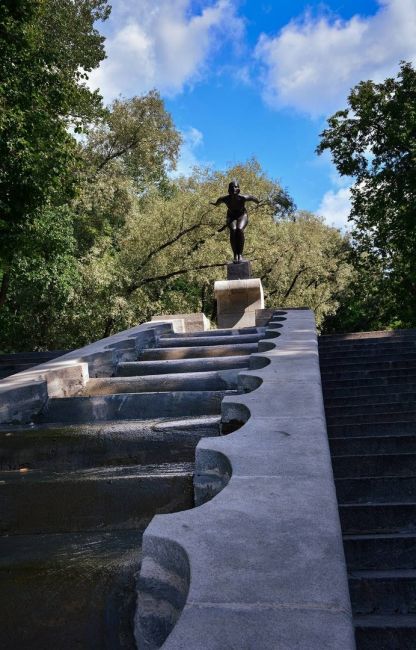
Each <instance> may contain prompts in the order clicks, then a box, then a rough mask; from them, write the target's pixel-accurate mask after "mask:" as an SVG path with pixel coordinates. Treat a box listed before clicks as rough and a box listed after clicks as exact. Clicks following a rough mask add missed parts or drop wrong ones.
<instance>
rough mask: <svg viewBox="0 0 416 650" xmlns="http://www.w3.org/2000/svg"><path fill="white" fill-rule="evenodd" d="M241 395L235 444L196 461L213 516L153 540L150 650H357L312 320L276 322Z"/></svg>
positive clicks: (190, 516)
mask: <svg viewBox="0 0 416 650" xmlns="http://www.w3.org/2000/svg"><path fill="white" fill-rule="evenodd" d="M283 318H284V319H285V320H282V319H283ZM277 326H279V327H277ZM277 330H278V333H279V334H280V336H278V337H277V338H275V340H273V339H272V338H268V337H269V336H272V335H273V334H274V333H275V332H276V331H277ZM240 382H241V388H242V389H243V390H250V391H251V392H247V393H244V394H240V395H238V396H231V397H226V398H225V399H224V400H223V403H222V420H223V429H224V432H227V431H232V433H229V435H226V436H223V437H221V438H205V439H203V440H201V441H200V443H199V444H198V447H197V454H196V481H195V487H196V495H197V504H201V505H199V506H198V507H196V508H194V509H193V510H187V511H183V512H180V513H175V514H169V515H157V516H156V517H154V519H153V520H152V522H151V523H150V525H149V527H148V528H147V530H146V532H145V535H144V545H143V552H144V559H143V567H144V569H143V572H142V574H141V577H140V579H139V599H138V612H137V616H136V637H137V640H138V645H139V648H146V649H149V650H150V649H156V648H160V647H162V646H163V648H164V649H166V650H179V649H181V650H183V649H184V648H192V650H223V649H225V648H227V650H233V649H235V650H237V649H238V650H253V649H257V648H259V649H260V648H261V649H262V650H277V649H279V648H281V649H282V650H294V649H295V648H296V649H297V650H299V649H303V650H318V649H319V650H321V649H323V648H326V649H327V650H335V649H336V650H352V649H353V648H354V647H355V642H354V632H353V625H352V617H351V610H350V600H349V593H348V584H347V576H346V569H345V560H344V553H343V546H342V538H341V529H340V524H339V518H338V509H337V501H336V495H335V488H334V482H333V475H332V468H331V460H330V455H329V448H328V439H327V434H326V423H325V415H324V409H323V400H322V390H321V380H320V372H319V359H318V351H317V337H316V331H315V322H314V317H313V314H312V312H310V311H308V310H287V312H286V313H285V312H283V313H282V312H276V313H275V315H274V317H273V318H272V320H271V322H270V323H269V326H268V328H267V332H266V338H265V339H264V340H262V341H261V342H260V345H259V353H256V354H252V355H251V358H250V370H248V371H244V372H242V373H241V374H240ZM238 426H239V427H240V428H238V429H237V427H238ZM212 497H213V498H212ZM208 498H211V500H209V501H207V499H208ZM178 549H181V551H180V552H178ZM178 558H179V559H178ZM185 558H186V560H185ZM160 567H162V569H161V568H160ZM178 567H179V568H178ZM152 570H153V571H154V574H152ZM158 576H159V577H158ZM160 576H162V577H161V578H160ZM161 583H162V588H160V584H161ZM166 585H168V586H166ZM169 585H170V587H169ZM175 585H176V586H175ZM168 587H169V588H168ZM188 589H189V591H188ZM185 592H187V597H186V602H185V596H184V594H185ZM149 603H150V605H149ZM181 606H183V610H182V613H180V608H181ZM149 612H150V614H149ZM176 621H177V622H176ZM175 622H176V625H175Z"/></svg>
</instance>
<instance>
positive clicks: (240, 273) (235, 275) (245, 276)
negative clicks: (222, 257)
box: [227, 260, 251, 280]
mask: <svg viewBox="0 0 416 650" xmlns="http://www.w3.org/2000/svg"><path fill="white" fill-rule="evenodd" d="M250 278H251V262H249V261H248V260H245V261H244V262H239V263H238V264H234V263H233V262H231V264H227V280H249V279H250Z"/></svg>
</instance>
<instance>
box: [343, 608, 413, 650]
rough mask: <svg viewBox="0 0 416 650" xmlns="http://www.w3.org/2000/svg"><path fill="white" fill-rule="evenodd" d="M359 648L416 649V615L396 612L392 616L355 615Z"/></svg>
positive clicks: (366, 649)
mask: <svg viewBox="0 0 416 650" xmlns="http://www.w3.org/2000/svg"><path fill="white" fill-rule="evenodd" d="M354 626H355V638H356V643H357V650H374V648H380V650H384V649H386V650H414V649H415V639H416V616H415V615H414V614H408V615H404V614H396V615H392V616H385V615H384V616H376V615H374V614H373V615H371V614H370V615H369V616H355V617H354Z"/></svg>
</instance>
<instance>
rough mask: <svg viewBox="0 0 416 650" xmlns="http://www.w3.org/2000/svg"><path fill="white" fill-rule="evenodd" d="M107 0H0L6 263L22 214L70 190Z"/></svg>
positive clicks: (94, 97)
mask: <svg viewBox="0 0 416 650" xmlns="http://www.w3.org/2000/svg"><path fill="white" fill-rule="evenodd" d="M108 11H109V10H108V7H107V0H19V2H14V1H12V0H6V1H5V2H2V3H1V4H0V78H1V86H0V161H1V162H0V235H1V246H0V261H1V260H3V265H4V266H6V267H8V266H9V265H10V264H11V259H12V257H13V254H14V253H15V252H16V251H17V250H18V249H19V247H20V243H21V242H23V241H24V240H25V237H26V233H25V228H26V224H27V222H30V220H31V219H33V218H34V217H35V215H36V214H37V212H38V210H39V209H40V208H42V207H43V206H45V205H47V204H48V203H53V202H55V203H56V202H57V201H59V200H62V197H64V200H66V198H67V197H68V195H69V194H70V192H71V190H72V185H73V181H74V173H73V166H74V162H75V158H76V153H77V145H76V141H75V140H74V138H73V137H72V136H71V135H70V133H69V132H68V127H69V126H72V127H74V128H75V130H77V131H80V130H82V129H83V128H84V127H85V125H86V124H87V123H88V122H89V121H90V120H91V119H92V118H93V117H94V116H96V115H97V113H98V112H99V111H100V110H101V109H100V106H101V103H100V102H101V99H100V97H99V95H98V93H96V92H95V93H92V92H91V91H90V90H89V89H88V87H87V86H86V84H85V80H86V78H87V73H88V71H90V70H92V69H93V68H95V67H96V66H97V65H98V64H99V62H100V61H101V60H102V59H103V58H104V49H103V38H102V37H101V36H100V35H99V34H98V32H97V30H96V29H95V28H94V21H95V20H97V19H105V18H106V17H107V15H108Z"/></svg>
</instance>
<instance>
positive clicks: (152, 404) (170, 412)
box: [37, 390, 237, 424]
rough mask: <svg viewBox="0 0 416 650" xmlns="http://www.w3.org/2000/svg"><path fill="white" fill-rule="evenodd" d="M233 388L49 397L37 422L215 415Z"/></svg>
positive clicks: (233, 393) (78, 421)
mask: <svg viewBox="0 0 416 650" xmlns="http://www.w3.org/2000/svg"><path fill="white" fill-rule="evenodd" d="M236 393H237V391H233V390H231V391H230V390H222V391H219V390H218V391H171V392H169V393H123V394H120V395H103V396H96V397H63V398H52V399H50V400H49V401H48V404H47V406H46V408H45V409H44V411H43V412H42V413H41V414H40V415H39V416H38V417H37V422H38V423H42V422H63V423H72V424H75V423H83V422H105V421H109V420H139V419H140V420H148V419H155V418H181V417H186V416H189V417H190V416H192V417H195V416H198V415H217V414H219V413H220V410H221V401H222V399H223V397H224V396H225V395H235V394H236Z"/></svg>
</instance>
